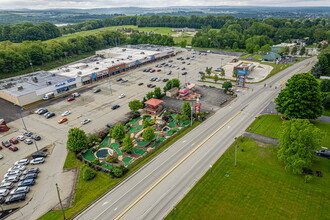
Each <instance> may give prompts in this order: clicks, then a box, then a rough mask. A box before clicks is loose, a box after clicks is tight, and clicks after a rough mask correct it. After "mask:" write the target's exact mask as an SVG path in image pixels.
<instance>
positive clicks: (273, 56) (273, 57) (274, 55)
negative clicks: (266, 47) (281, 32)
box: [263, 52, 281, 61]
mask: <svg viewBox="0 0 330 220" xmlns="http://www.w3.org/2000/svg"><path fill="white" fill-rule="evenodd" d="M280 58H281V55H279V54H278V53H273V52H270V53H268V54H267V55H265V56H264V57H263V60H266V61H275V60H278V59H280Z"/></svg>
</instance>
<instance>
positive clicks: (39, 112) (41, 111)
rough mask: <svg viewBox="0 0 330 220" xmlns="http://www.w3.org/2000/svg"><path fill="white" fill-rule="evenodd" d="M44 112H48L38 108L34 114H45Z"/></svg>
mask: <svg viewBox="0 0 330 220" xmlns="http://www.w3.org/2000/svg"><path fill="white" fill-rule="evenodd" d="M46 112H48V110H47V109H45V108H39V109H38V110H37V111H35V113H36V114H38V115H42V114H45V113H46Z"/></svg>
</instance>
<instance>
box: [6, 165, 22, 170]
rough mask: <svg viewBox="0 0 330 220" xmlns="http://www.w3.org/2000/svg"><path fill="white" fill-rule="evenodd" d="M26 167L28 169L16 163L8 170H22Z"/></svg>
mask: <svg viewBox="0 0 330 220" xmlns="http://www.w3.org/2000/svg"><path fill="white" fill-rule="evenodd" d="M25 169H26V167H25V166H24V165H17V166H16V165H15V166H13V167H10V168H9V169H8V172H10V171H12V170H20V171H22V170H25Z"/></svg>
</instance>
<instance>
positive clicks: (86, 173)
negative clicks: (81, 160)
mask: <svg viewBox="0 0 330 220" xmlns="http://www.w3.org/2000/svg"><path fill="white" fill-rule="evenodd" d="M81 171H82V177H83V180H85V181H89V180H92V179H93V178H94V177H95V176H96V172H95V171H94V170H92V169H91V168H89V167H88V166H87V165H86V164H84V165H83V166H82V167H81Z"/></svg>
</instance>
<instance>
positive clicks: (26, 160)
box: [15, 159, 30, 165]
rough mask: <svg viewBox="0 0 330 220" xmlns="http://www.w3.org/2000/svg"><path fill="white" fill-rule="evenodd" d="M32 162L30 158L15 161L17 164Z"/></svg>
mask: <svg viewBox="0 0 330 220" xmlns="http://www.w3.org/2000/svg"><path fill="white" fill-rule="evenodd" d="M29 163H30V160H29V159H22V160H19V161H16V162H15V165H28V164H29Z"/></svg>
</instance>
